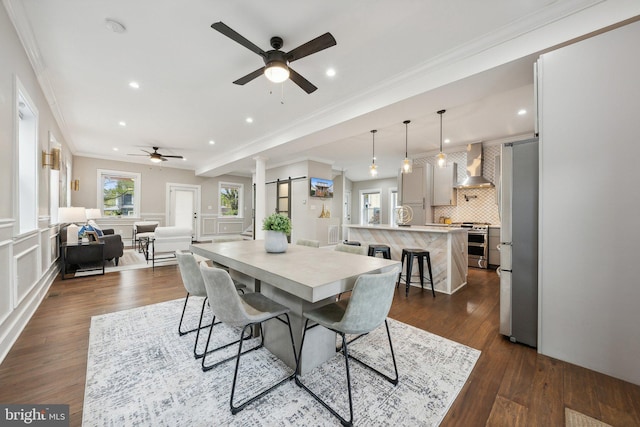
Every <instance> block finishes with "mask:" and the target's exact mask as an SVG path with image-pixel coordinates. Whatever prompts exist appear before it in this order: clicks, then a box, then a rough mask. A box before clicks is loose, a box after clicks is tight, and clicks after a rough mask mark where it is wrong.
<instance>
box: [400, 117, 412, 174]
mask: <svg viewBox="0 0 640 427" xmlns="http://www.w3.org/2000/svg"><path fill="white" fill-rule="evenodd" d="M402 123H404V136H405V138H404V160H403V161H402V173H411V172H412V171H413V160H411V159H410V158H409V156H408V155H407V146H408V145H409V123H411V120H405V121H404V122H402Z"/></svg>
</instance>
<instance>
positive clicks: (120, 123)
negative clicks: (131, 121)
mask: <svg viewBox="0 0 640 427" xmlns="http://www.w3.org/2000/svg"><path fill="white" fill-rule="evenodd" d="M118 124H119V125H120V126H126V125H127V122H125V121H122V120H121V121H119V122H118Z"/></svg>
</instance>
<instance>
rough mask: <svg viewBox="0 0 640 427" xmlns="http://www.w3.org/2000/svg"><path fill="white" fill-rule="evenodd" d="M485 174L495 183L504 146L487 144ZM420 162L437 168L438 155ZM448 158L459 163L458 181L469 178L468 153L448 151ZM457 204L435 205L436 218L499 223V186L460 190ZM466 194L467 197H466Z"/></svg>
mask: <svg viewBox="0 0 640 427" xmlns="http://www.w3.org/2000/svg"><path fill="white" fill-rule="evenodd" d="M482 152H483V164H482V175H483V176H484V177H485V178H487V179H488V180H490V181H491V182H493V183H494V184H495V182H496V181H495V172H496V168H495V165H496V156H499V155H500V145H492V146H487V147H483V150H482ZM414 161H415V162H416V163H422V164H424V163H430V164H432V165H433V166H434V167H437V166H435V164H436V162H435V156H432V157H427V158H422V159H415V160H414ZM447 161H448V162H450V163H451V162H454V163H457V164H458V182H460V181H462V180H464V179H466V178H467V168H466V165H467V152H466V150H465V151H460V152H455V153H447ZM457 193H458V196H457V205H456V206H438V207H434V208H433V221H434V222H438V220H439V218H440V217H441V216H444V217H449V218H451V221H452V222H488V223H490V224H494V225H499V224H500V215H499V212H498V204H497V197H496V195H497V192H496V188H466V189H458V191H457ZM465 196H466V198H465Z"/></svg>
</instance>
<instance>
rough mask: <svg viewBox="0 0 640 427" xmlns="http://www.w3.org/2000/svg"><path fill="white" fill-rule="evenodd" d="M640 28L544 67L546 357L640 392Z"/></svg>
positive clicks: (542, 336)
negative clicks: (639, 386) (636, 387)
mask: <svg viewBox="0 0 640 427" xmlns="http://www.w3.org/2000/svg"><path fill="white" fill-rule="evenodd" d="M638 40H640V22H636V23H633V24H630V25H628V26H626V27H623V28H620V29H617V30H614V31H612V32H609V33H605V34H603V35H600V36H597V37H595V38H592V39H589V40H586V41H583V42H581V43H578V44H575V45H572V46H569V47H566V48H563V49H560V50H557V51H555V52H551V53H548V54H546V55H544V56H543V57H542V62H541V66H540V76H541V87H540V89H541V93H540V109H541V127H540V131H541V134H540V135H541V139H540V154H541V155H540V163H541V164H540V172H541V175H540V177H541V181H540V245H539V248H540V249H539V250H540V282H539V284H540V289H539V292H540V300H539V310H540V316H539V317H540V320H539V322H540V324H539V340H538V342H539V351H540V352H541V353H543V354H546V355H548V356H552V357H555V358H558V359H562V360H565V361H568V362H571V363H574V364H577V365H580V366H584V367H587V368H590V369H594V370H596V371H599V372H603V373H605V374H609V375H612V376H614V377H618V378H621V379H623V380H626V381H630V382H632V383H635V384H640V327H639V325H640V310H639V309H638V303H639V302H640V285H639V283H640V280H639V279H638V269H637V266H636V264H637V262H638V242H640V228H639V227H638V225H637V224H636V222H637V219H638V217H639V216H640V196H639V194H640V191H639V190H638V184H637V182H638V164H639V161H640V143H638V135H640V121H639V120H638V118H639V117H640V84H639V83H638V76H640V58H639V57H638V55H637V54H636V52H635V51H634V50H633V49H630V46H633V45H634V44H636V43H637V41H638Z"/></svg>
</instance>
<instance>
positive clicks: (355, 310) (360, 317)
mask: <svg viewBox="0 0 640 427" xmlns="http://www.w3.org/2000/svg"><path fill="white" fill-rule="evenodd" d="M398 272H399V269H398V268H394V269H393V270H392V271H389V272H387V273H380V274H363V275H362V276H360V277H358V279H357V280H356V283H355V285H354V287H353V293H352V294H351V298H350V299H349V304H348V305H347V306H346V307H345V306H344V305H343V304H339V303H332V304H328V305H325V306H323V307H320V308H318V309H315V310H312V311H309V312H304V317H306V319H307V320H306V321H305V325H304V333H303V335H302V342H301V343H300V354H299V356H298V360H297V362H298V365H297V367H296V374H295V380H296V384H297V385H298V386H300V387H302V388H303V389H305V390H306V391H308V392H309V394H311V396H313V397H314V398H315V399H316V400H317V401H318V402H320V403H321V404H322V405H323V406H324V407H325V408H327V409H328V410H329V412H331V413H332V414H333V415H334V416H336V417H337V418H338V419H339V420H340V422H341V423H342V424H343V425H352V423H353V400H352V398H351V374H350V372H349V358H351V359H353V360H355V361H356V362H358V363H360V364H361V365H363V366H365V367H367V368H369V369H371V370H372V371H374V372H375V373H377V374H379V375H381V376H382V377H384V378H385V379H386V380H387V381H389V382H391V384H393V385H397V384H398V366H397V365H396V357H395V354H394V352H393V344H392V343H391V333H390V332H389V325H388V323H387V314H389V309H390V308H391V303H392V302H393V295H394V293H395V292H394V291H395V284H396V278H397V277H398ZM310 321H311V322H314V324H313V325H312V326H309V322H310ZM382 323H384V325H385V327H386V329H387V337H388V338H389V348H390V350H391V359H392V360H393V369H394V370H395V378H391V377H389V376H387V375H385V374H383V373H382V372H380V371H378V370H377V369H375V368H373V367H372V366H370V365H368V364H366V363H365V362H363V361H362V360H359V359H357V358H355V357H353V356H352V355H350V354H349V353H348V351H347V344H349V342H347V339H346V336H345V335H346V334H357V335H359V336H358V337H356V338H354V340H355V339H358V338H359V337H360V336H362V335H364V334H367V333H369V332H371V331H373V330H374V329H376V328H377V327H378V326H380V325H382ZM317 325H320V326H323V327H325V328H327V329H329V330H331V331H334V332H336V333H338V335H340V337H341V338H342V354H343V355H344V362H345V366H346V373H347V390H348V394H349V420H348V421H347V420H346V419H345V418H344V417H342V416H341V415H340V414H338V413H337V412H336V410H335V409H333V408H332V407H331V406H329V404H328V403H326V402H325V401H324V400H322V398H321V397H320V396H318V395H317V394H315V393H314V392H313V391H311V390H310V389H309V388H308V387H307V386H306V385H304V384H303V383H302V381H301V380H300V359H301V357H302V348H303V347H304V339H305V337H306V335H307V331H308V330H309V329H310V328H313V327H315V326H317ZM354 340H351V342H353V341H354Z"/></svg>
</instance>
